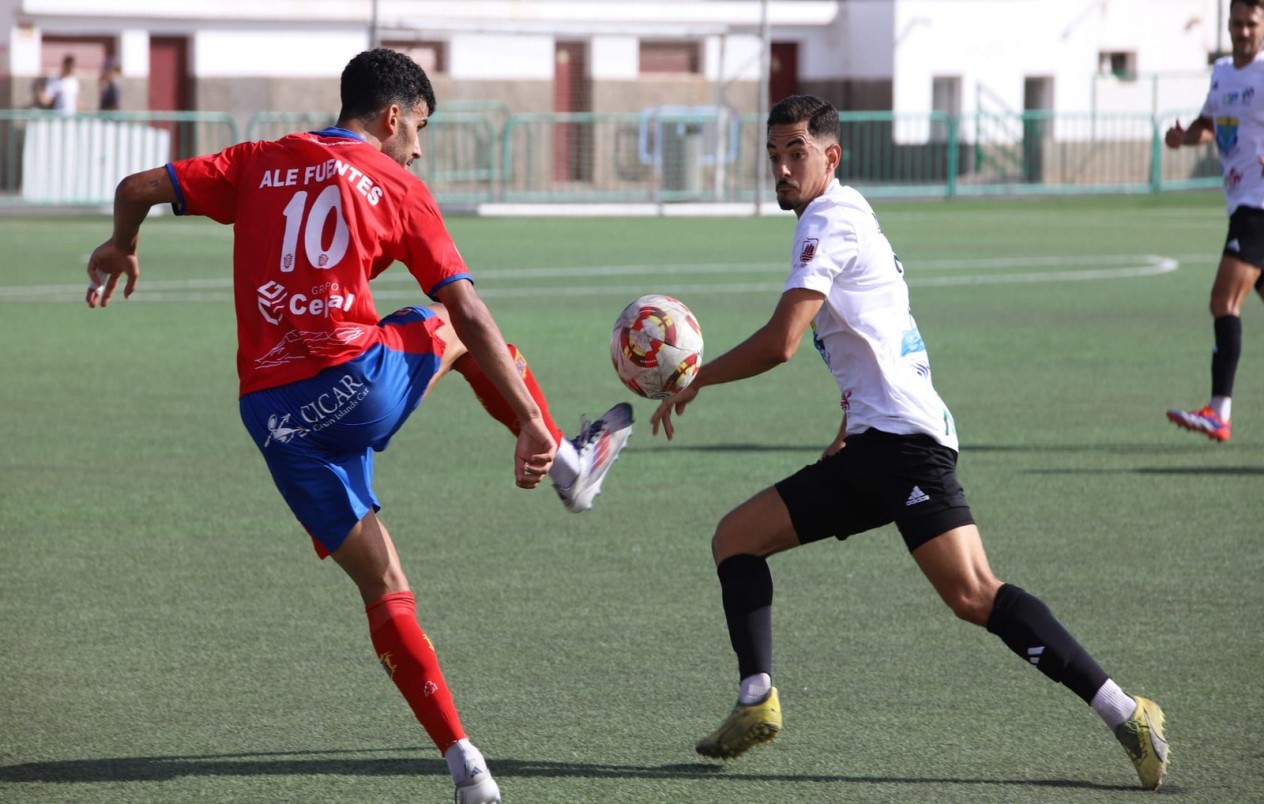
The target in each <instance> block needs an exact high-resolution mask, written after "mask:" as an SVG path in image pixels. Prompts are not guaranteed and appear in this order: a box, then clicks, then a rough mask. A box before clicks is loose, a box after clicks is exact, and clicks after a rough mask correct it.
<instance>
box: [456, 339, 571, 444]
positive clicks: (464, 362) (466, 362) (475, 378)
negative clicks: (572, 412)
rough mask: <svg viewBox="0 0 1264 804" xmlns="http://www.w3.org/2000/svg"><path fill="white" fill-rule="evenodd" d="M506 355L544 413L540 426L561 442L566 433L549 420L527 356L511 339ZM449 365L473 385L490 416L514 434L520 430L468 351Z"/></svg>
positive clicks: (498, 392) (516, 418)
mask: <svg viewBox="0 0 1264 804" xmlns="http://www.w3.org/2000/svg"><path fill="white" fill-rule="evenodd" d="M509 356H510V357H512V358H513V361H514V365H515V366H517V368H518V374H519V376H521V377H522V381H523V382H524V383H526V386H527V392H528V393H530V394H531V398H532V399H534V400H535V403H536V405H538V406H539V408H540V412H541V413H542V414H544V426H545V427H547V428H549V432H550V433H552V434H553V438H554V439H556V440H557V442H558V443H561V441H562V439H563V438H565V437H566V436H565V435H564V434H563V433H562V431H561V430H560V429H558V426H557V425H556V424H554V423H553V415H552V414H551V413H549V403H548V400H546V399H545V398H544V392H543V391H541V390H540V385H539V384H538V383H537V382H536V381H535V375H534V374H532V373H531V369H530V367H528V366H527V359H526V358H525V357H523V356H522V353H521V352H519V351H518V347H516V346H514V345H513V344H512V343H511V344H509ZM452 367H453V368H454V369H456V370H457V371H459V372H461V376H463V377H465V381H466V382H468V383H469V384H470V387H471V388H473V389H474V396H476V397H478V401H479V402H481V403H482V405H483V407H484V408H485V409H486V410H487V412H488V413H490V414H491V416H492V418H493V419H495V420H496V421H498V422H500V423H501V424H503V425H505V426H506V427H508V428H509V431H510V432H511V433H513V434H514V435H515V436H516V435H518V432H519V431H520V430H521V426H520V425H519V423H518V417H517V416H515V415H514V413H513V411H512V410H511V409H510V408H509V403H507V402H506V401H505V398H504V397H503V396H501V395H500V391H497V390H496V386H494V385H492V381H491V380H489V379H487V375H486V374H484V373H483V369H482V367H481V366H479V364H478V361H477V360H475V359H474V356H473V355H471V354H468V353H467V354H464V355H462V356H461V357H460V358H459V359H458V360H457V361H456V363H454V364H453V365H452Z"/></svg>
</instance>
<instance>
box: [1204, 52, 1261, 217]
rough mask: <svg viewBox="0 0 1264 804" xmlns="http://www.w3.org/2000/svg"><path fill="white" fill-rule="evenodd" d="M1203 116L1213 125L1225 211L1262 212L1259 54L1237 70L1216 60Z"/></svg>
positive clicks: (1226, 61) (1230, 62) (1227, 59)
mask: <svg viewBox="0 0 1264 804" xmlns="http://www.w3.org/2000/svg"><path fill="white" fill-rule="evenodd" d="M1202 116H1203V117H1206V118H1208V119H1210V120H1211V121H1212V122H1213V123H1215V124H1216V150H1217V151H1219V152H1220V173H1221V175H1222V176H1223V177H1224V195H1225V206H1227V207H1228V208H1229V212H1230V213H1232V212H1233V211H1234V210H1235V209H1237V208H1238V207H1242V206H1245V207H1255V208H1256V209H1260V208H1264V176H1262V175H1261V172H1260V161H1259V158H1260V157H1261V156H1264V54H1261V55H1259V56H1256V57H1255V61H1253V62H1251V63H1250V64H1248V65H1247V66H1245V67H1243V68H1242V69H1240V70H1239V69H1237V68H1236V67H1234V66H1233V58H1232V57H1231V56H1226V57H1224V58H1222V59H1217V60H1216V64H1215V66H1214V67H1213V68H1212V70H1211V90H1210V91H1209V92H1208V93H1207V100H1206V102H1204V103H1203V110H1202Z"/></svg>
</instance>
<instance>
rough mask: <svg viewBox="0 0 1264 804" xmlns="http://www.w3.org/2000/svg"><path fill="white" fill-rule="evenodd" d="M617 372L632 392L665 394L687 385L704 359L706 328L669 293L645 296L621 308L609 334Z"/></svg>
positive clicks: (651, 396)
mask: <svg viewBox="0 0 1264 804" xmlns="http://www.w3.org/2000/svg"><path fill="white" fill-rule="evenodd" d="M610 359H611V360H612V361H613V362H614V370H615V373H616V374H618V375H619V379H620V380H622V381H623V384H624V385H626V386H627V387H628V388H629V389H630V390H631V391H632V392H633V393H636V394H639V395H641V396H643V397H646V398H648V399H666V398H667V397H669V396H672V395H674V394H677V393H680V392H681V391H683V390H684V389H685V388H686V386H688V385H689V383H690V382H692V381H693V378H694V375H696V374H697V373H698V368H699V367H700V366H701V365H702V329H701V328H700V327H699V326H698V319H696V318H694V317H693V313H691V312H689V308H688V307H686V306H685V305H684V304H683V303H682V302H680V301H679V300H677V299H673V298H672V297H671V296H661V295H658V294H651V295H649V296H642V297H641V298H639V299H637V300H636V301H634V302H632V303H631V304H629V305H628V306H627V307H625V308H623V312H622V313H620V314H619V320H618V321H616V322H615V325H614V332H613V333H612V334H611V336H610Z"/></svg>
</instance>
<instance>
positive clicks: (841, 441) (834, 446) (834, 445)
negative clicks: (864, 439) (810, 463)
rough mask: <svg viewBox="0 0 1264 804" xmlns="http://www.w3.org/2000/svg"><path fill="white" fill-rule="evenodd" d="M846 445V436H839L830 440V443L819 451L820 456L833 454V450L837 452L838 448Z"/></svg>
mask: <svg viewBox="0 0 1264 804" xmlns="http://www.w3.org/2000/svg"><path fill="white" fill-rule="evenodd" d="M846 446H847V437H846V436H839V437H838V438H836V439H834V440H833V441H832V442H830V445H829V446H828V447H826V448H825V449H824V450H822V451H821V457H822V458H828V457H829V456H831V455H833V454H834V453H835V452H838V451H839V450H841V449H843V447H846Z"/></svg>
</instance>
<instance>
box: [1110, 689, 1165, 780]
mask: <svg viewBox="0 0 1264 804" xmlns="http://www.w3.org/2000/svg"><path fill="white" fill-rule="evenodd" d="M1136 698H1137V708H1136V710H1135V711H1133V713H1132V717H1130V718H1128V719H1127V720H1125V721H1124V722H1123V723H1120V724H1119V725H1118V726H1116V727H1115V739H1117V740H1119V742H1120V743H1121V744H1122V745H1123V747H1124V751H1127V752H1128V758H1129V759H1131V760H1132V764H1133V765H1135V766H1136V768H1137V776H1139V777H1140V778H1141V786H1142V787H1145V788H1147V789H1149V790H1158V789H1159V787H1160V786H1162V784H1163V777H1164V776H1166V775H1167V761H1168V757H1169V755H1170V754H1169V751H1168V747H1167V738H1166V737H1164V736H1163V710H1162V709H1160V708H1159V705H1158V704H1156V703H1155V702H1154V701H1151V700H1149V699H1148V698H1142V697H1140V696H1136Z"/></svg>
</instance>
